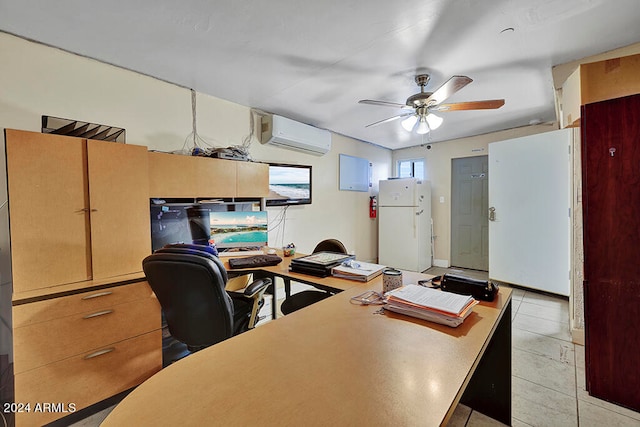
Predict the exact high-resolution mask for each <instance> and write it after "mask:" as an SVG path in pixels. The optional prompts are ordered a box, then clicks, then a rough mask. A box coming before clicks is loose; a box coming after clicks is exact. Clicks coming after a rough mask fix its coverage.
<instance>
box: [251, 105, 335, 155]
mask: <svg viewBox="0 0 640 427" xmlns="http://www.w3.org/2000/svg"><path fill="white" fill-rule="evenodd" d="M261 120H262V138H261V139H260V142H262V143H263V144H272V145H277V146H279V147H283V148H289V149H291V150H297V151H303V152H305V153H310V154H315V155H319V156H321V155H323V154H326V153H328V152H329V150H331V132H329V131H328V130H325V129H318V128H316V127H313V126H310V125H306V124H304V123H300V122H296V121H294V120H291V119H287V118H286V117H282V116H276V115H271V114H269V115H266V116H262V118H261Z"/></svg>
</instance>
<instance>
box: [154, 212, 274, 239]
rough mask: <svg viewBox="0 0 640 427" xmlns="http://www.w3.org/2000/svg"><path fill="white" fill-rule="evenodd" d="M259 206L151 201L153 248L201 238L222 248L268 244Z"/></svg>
mask: <svg viewBox="0 0 640 427" xmlns="http://www.w3.org/2000/svg"><path fill="white" fill-rule="evenodd" d="M258 209H260V203H259V202H255V203H254V202H246V203H245V202H235V203H225V204H220V203H193V202H171V203H159V204H156V203H153V202H152V203H151V244H152V249H153V250H154V251H155V250H157V249H160V248H161V247H163V246H164V245H167V244H170V243H194V242H196V243H200V241H202V240H204V241H207V240H215V242H216V246H218V247H220V248H222V249H225V248H231V247H235V248H242V247H245V246H246V247H251V248H253V247H258V246H267V241H268V239H267V234H268V233H267V212H266V211H259V210H258ZM234 216H235V217H236V220H235V222H236V223H237V224H238V226H237V227H235V229H234V228H233V226H232V225H231V222H232V221H233V219H234ZM252 218H254V219H252ZM243 223H244V226H243ZM250 223H253V224H250ZM194 232H195V235H194ZM213 234H216V235H213Z"/></svg>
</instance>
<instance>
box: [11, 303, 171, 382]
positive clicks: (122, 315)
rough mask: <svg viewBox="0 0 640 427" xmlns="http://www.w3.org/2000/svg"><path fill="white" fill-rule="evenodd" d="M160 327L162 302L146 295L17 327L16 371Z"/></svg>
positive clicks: (32, 367) (14, 333) (15, 341)
mask: <svg viewBox="0 0 640 427" xmlns="http://www.w3.org/2000/svg"><path fill="white" fill-rule="evenodd" d="M160 327H161V316H160V305H159V304H158V301H157V300H156V299H155V298H146V299H140V300H136V301H131V302H126V303H122V304H117V305H113V306H111V307H109V308H105V309H97V310H91V311H85V312H82V313H77V314H73V315H70V316H65V317H61V318H58V319H53V320H49V321H46V322H39V323H34V324H31V325H28V326H23V327H20V328H15V329H14V332H13V345H14V355H15V356H14V371H15V373H20V372H25V371H28V370H30V369H34V368H37V367H39V366H43V365H46V364H49V363H51V362H55V361H58V360H62V359H64V358H67V357H70V356H73V355H77V354H80V353H83V352H87V351H91V350H94V349H97V348H100V347H102V346H104V345H107V344H109V343H113V342H118V341H122V340H124V339H127V338H131V337H134V336H137V335H141V334H144V333H146V332H150V331H153V330H156V329H160Z"/></svg>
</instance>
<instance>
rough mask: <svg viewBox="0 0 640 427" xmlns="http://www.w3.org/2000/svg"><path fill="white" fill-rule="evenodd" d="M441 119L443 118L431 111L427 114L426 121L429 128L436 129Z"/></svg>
mask: <svg viewBox="0 0 640 427" xmlns="http://www.w3.org/2000/svg"><path fill="white" fill-rule="evenodd" d="M443 121H444V120H443V118H442V117H440V116H436V115H435V114H432V113H429V114H427V123H428V124H429V128H430V129H431V130H434V129H438V128H439V127H440V125H441V124H442V122H443Z"/></svg>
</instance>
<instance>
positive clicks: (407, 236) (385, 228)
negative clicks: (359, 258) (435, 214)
mask: <svg viewBox="0 0 640 427" xmlns="http://www.w3.org/2000/svg"><path fill="white" fill-rule="evenodd" d="M378 218H379V219H378V263H380V264H382V265H386V266H387V267H394V268H399V269H402V270H410V271H419V272H420V271H424V270H426V269H427V268H429V267H431V183H430V182H429V181H422V180H418V179H416V178H401V179H389V180H383V181H380V187H379V194H378Z"/></svg>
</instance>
